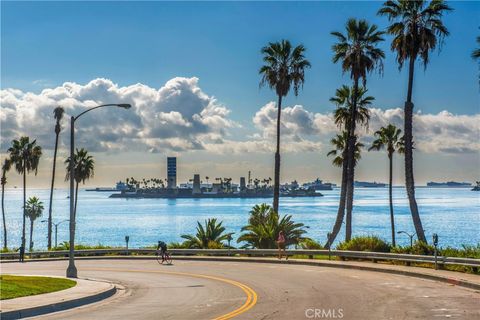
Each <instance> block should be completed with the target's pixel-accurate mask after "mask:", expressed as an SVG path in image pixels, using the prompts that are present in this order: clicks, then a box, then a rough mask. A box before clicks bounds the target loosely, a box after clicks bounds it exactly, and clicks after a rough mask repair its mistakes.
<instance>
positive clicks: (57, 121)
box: [47, 107, 65, 250]
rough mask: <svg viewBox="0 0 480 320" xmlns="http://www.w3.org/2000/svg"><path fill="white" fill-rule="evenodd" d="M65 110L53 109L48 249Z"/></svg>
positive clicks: (50, 245)
mask: <svg viewBox="0 0 480 320" xmlns="http://www.w3.org/2000/svg"><path fill="white" fill-rule="evenodd" d="M64 113H65V110H64V109H63V108H62V107H56V108H55V109H54V110H53V117H54V118H55V149H53V150H54V151H53V169H52V184H51V186H50V201H49V205H48V243H47V246H48V250H50V249H51V248H52V202H53V188H54V185H55V169H56V164H57V150H58V137H59V136H60V131H62V127H61V125H60V122H61V121H62V119H63V114H64Z"/></svg>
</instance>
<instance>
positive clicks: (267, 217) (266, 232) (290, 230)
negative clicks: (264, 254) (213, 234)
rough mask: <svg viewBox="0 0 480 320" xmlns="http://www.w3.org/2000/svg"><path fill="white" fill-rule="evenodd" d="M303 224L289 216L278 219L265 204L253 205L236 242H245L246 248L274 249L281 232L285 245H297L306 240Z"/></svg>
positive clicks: (273, 211) (277, 215) (274, 212)
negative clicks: (246, 222)
mask: <svg viewBox="0 0 480 320" xmlns="http://www.w3.org/2000/svg"><path fill="white" fill-rule="evenodd" d="M305 228H308V227H306V226H304V224H303V223H295V222H294V221H292V216H291V215H285V216H283V217H282V218H280V216H279V214H278V213H277V212H276V211H275V210H273V208H272V207H270V206H269V205H267V204H261V205H255V206H254V207H253V208H252V210H251V211H250V218H249V219H248V224H247V225H246V226H244V227H243V228H242V232H245V233H243V234H242V235H241V236H240V237H239V238H238V240H237V242H242V241H244V242H246V246H249V247H253V248H257V249H274V248H276V247H277V243H276V240H277V237H278V233H279V232H280V231H283V233H284V235H285V238H286V244H287V245H291V244H298V243H299V242H302V241H304V240H306V239H308V238H306V237H304V236H303V235H304V234H305V233H306V232H307V231H306V230H305Z"/></svg>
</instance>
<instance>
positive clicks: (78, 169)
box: [65, 148, 95, 218]
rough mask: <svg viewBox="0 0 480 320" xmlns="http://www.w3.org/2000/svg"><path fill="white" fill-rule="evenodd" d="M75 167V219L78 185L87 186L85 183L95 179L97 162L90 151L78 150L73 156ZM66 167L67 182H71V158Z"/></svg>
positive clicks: (66, 161) (75, 214)
mask: <svg viewBox="0 0 480 320" xmlns="http://www.w3.org/2000/svg"><path fill="white" fill-rule="evenodd" d="M73 165H74V168H75V199H74V200H75V204H74V206H73V212H74V215H73V216H74V218H76V216H77V200H78V185H79V184H80V182H82V183H83V184H85V181H87V180H89V179H90V178H92V177H93V174H94V167H95V162H94V161H93V157H92V156H91V155H89V154H88V151H87V150H85V149H84V148H81V149H80V150H79V149H77V150H76V153H75V154H74V155H73ZM65 166H66V169H67V174H66V176H65V181H68V180H70V157H68V158H67V160H65Z"/></svg>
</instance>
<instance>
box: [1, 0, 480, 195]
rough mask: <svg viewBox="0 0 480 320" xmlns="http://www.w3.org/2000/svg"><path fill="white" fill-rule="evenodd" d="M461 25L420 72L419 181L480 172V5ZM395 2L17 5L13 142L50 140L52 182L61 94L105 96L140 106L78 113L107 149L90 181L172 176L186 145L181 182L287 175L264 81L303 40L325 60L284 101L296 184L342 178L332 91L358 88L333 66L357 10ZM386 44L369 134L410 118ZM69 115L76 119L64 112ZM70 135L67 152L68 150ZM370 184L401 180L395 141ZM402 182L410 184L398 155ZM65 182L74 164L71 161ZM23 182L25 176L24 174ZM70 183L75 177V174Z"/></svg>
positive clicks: (5, 130) (89, 98)
mask: <svg viewBox="0 0 480 320" xmlns="http://www.w3.org/2000/svg"><path fill="white" fill-rule="evenodd" d="M449 4H450V5H451V6H452V7H453V8H454V11H453V12H451V13H448V14H447V15H446V16H445V17H444V23H445V25H446V26H447V27H448V29H449V30H450V33H451V34H450V36H449V37H447V38H446V40H445V43H444V45H443V46H442V50H441V52H440V53H438V52H433V53H432V54H431V59H430V64H429V65H428V68H427V69H426V70H423V68H422V67H421V66H420V65H418V67H417V69H416V70H417V72H416V75H415V83H414V96H413V99H414V103H415V111H416V112H417V114H416V116H415V125H414V126H415V135H416V136H415V137H416V143H417V150H416V151H415V168H416V180H417V183H419V184H425V183H426V182H427V181H431V180H434V181H446V180H462V181H463V180H465V181H470V182H472V181H474V180H475V179H476V180H478V179H480V172H479V169H478V168H479V166H480V143H479V142H478V141H479V140H480V133H479V123H480V100H479V83H478V75H479V65H478V62H475V61H474V60H473V59H471V57H470V54H471V52H472V51H473V50H474V49H475V47H476V43H475V38H476V37H477V36H478V35H479V33H480V31H479V25H480V22H479V19H478V18H479V16H480V3H479V2H473V1H472V2H460V1H452V2H449ZM380 6H381V2H377V1H368V2H361V1H355V2H195V3H192V2H9V1H2V2H1V77H0V80H1V86H0V87H1V90H2V91H1V109H2V112H1V115H0V120H1V122H0V124H1V148H0V151H1V152H2V156H3V155H4V154H5V150H6V149H7V148H8V146H9V144H10V141H11V140H12V139H14V138H17V137H19V136H21V135H23V134H27V135H29V136H30V137H32V139H33V138H35V139H37V141H38V143H39V144H40V145H41V146H42V147H43V148H44V156H43V158H42V162H41V164H40V170H39V173H38V176H37V177H35V178H33V177H32V178H31V183H32V184H33V185H34V186H38V187H46V186H48V181H49V180H50V179H51V177H50V175H51V169H50V168H51V166H52V156H53V152H52V148H53V143H54V133H53V127H54V120H53V118H52V110H53V108H55V107H56V106H57V105H61V106H63V107H64V108H65V109H66V113H67V115H68V116H70V115H72V114H78V113H79V112H81V111H82V110H84V109H85V108H87V107H91V106H94V105H96V104H99V103H112V102H126V103H132V104H133V108H132V109H131V110H128V111H125V110H114V109H108V110H107V109H104V110H99V111H98V112H96V113H95V114H94V113H93V112H92V113H91V114H88V115H86V116H85V117H82V120H81V121H80V122H79V123H78V125H77V131H76V138H77V142H78V143H77V146H79V147H85V148H87V149H88V150H89V151H90V152H92V153H93V155H94V157H95V159H96V172H95V177H94V179H92V180H91V181H90V182H89V184H90V185H95V186H97V185H112V184H113V183H114V182H115V181H118V180H120V179H124V178H125V177H127V176H134V177H136V178H142V177H146V178H148V177H162V178H163V177H165V162H166V157H167V155H176V156H178V162H179V180H180V181H185V180H187V179H189V178H191V176H193V173H200V174H201V175H202V176H205V175H207V176H210V177H217V176H218V177H229V176H231V177H233V178H234V180H238V178H239V177H240V176H246V175H247V173H248V171H252V175H253V176H258V177H259V178H266V177H269V176H273V165H272V164H273V147H274V139H275V131H274V127H275V102H274V101H276V97H275V95H274V93H273V92H272V91H271V90H269V89H268V88H259V80H260V76H259V75H258V69H259V68H260V66H261V63H262V60H261V54H260V49H261V47H262V46H265V45H266V44H268V42H271V41H278V40H281V39H289V40H290V41H291V42H292V43H293V44H294V45H297V44H303V45H304V46H305V47H306V48H307V51H306V57H307V59H308V60H309V61H310V62H311V64H312V68H311V69H309V70H307V72H306V82H305V85H304V88H303V90H301V91H300V93H299V95H298V97H295V96H294V95H293V94H290V95H289V96H288V97H287V98H286V99H285V101H284V107H285V109H284V112H283V119H282V152H283V158H282V181H283V182H287V181H291V180H293V179H297V180H300V181H308V180H312V179H314V178H316V177H320V178H322V179H324V180H329V181H333V182H338V181H339V177H340V170H339V169H338V168H335V167H333V166H332V165H331V159H329V158H327V157H326V153H327V152H328V151H329V150H330V149H331V147H330V145H329V140H330V139H331V138H332V137H333V136H334V135H335V134H336V133H337V128H336V127H335V126H334V124H333V123H332V119H331V112H332V111H333V110H334V108H335V106H334V105H332V104H331V103H330V102H329V98H330V97H331V96H332V95H333V94H334V92H335V89H336V88H338V87H340V86H341V85H343V84H350V83H351V80H350V79H349V77H348V75H344V74H342V72H341V67H340V66H339V65H338V64H334V63H333V62H332V51H331V46H332V44H333V43H334V41H335V39H334V38H333V37H332V36H331V35H330V32H331V31H337V30H338V31H343V30H344V25H345V22H346V20H347V19H348V18H350V17H355V18H363V19H367V20H368V21H369V22H371V23H375V24H377V25H378V26H379V27H380V28H385V27H386V26H387V25H388V21H387V19H386V18H384V17H378V16H377V15H376V12H377V10H378V9H379V7H380ZM390 42H391V38H390V37H389V36H387V37H386V41H385V42H384V43H382V44H381V45H380V47H381V48H382V49H383V50H385V53H386V57H385V61H384V72H383V75H379V74H378V73H373V74H371V75H369V77H368V80H367V87H368V89H369V94H370V95H372V96H374V97H375V99H376V100H375V103H374V104H373V106H372V121H371V124H370V128H369V130H368V131H365V130H363V131H361V132H360V134H361V136H362V140H363V141H364V143H366V144H368V143H371V140H372V138H371V136H372V133H373V132H374V131H375V130H377V129H378V128H379V127H380V126H382V125H386V124H388V123H390V122H391V123H394V124H396V125H398V126H399V127H402V117H403V114H402V110H401V108H402V107H403V102H404V100H405V95H406V85H407V78H406V76H407V75H406V70H402V71H399V69H398V65H397V64H396V60H395V55H394V54H393V53H392V52H391V51H390ZM63 127H64V129H65V130H67V129H68V128H69V125H68V122H67V121H66V119H64V123H63ZM67 138H68V135H67V133H66V132H65V131H64V132H62V136H61V141H60V150H59V153H60V155H59V157H60V159H59V161H63V160H64V157H65V155H66V152H67V148H68V143H69V142H68V139H67ZM363 154H364V156H363V158H362V161H361V162H360V163H359V167H358V170H357V178H358V179H359V180H376V181H386V178H387V174H388V172H387V170H388V169H387V158H386V155H385V154H384V153H383V152H367V151H366V150H365V151H364V153H363ZM395 160H396V162H395V174H394V177H395V183H396V184H401V183H402V182H403V166H402V159H401V158H400V157H396V159H395ZM58 175H59V177H61V178H60V179H58V180H59V181H63V179H62V178H63V177H64V172H63V171H60V172H58ZM9 182H10V183H11V184H12V185H15V184H20V177H19V176H18V175H17V174H15V173H13V172H12V173H10V178H9ZM60 183H61V182H60Z"/></svg>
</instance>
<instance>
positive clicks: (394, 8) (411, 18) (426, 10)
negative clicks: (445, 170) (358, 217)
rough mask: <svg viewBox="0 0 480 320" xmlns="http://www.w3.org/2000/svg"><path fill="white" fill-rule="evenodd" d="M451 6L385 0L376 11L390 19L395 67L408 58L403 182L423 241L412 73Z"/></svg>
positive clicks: (437, 0) (438, 37) (440, 32)
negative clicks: (417, 192)
mask: <svg viewBox="0 0 480 320" xmlns="http://www.w3.org/2000/svg"><path fill="white" fill-rule="evenodd" d="M450 10H452V9H451V8H450V7H449V6H448V5H447V4H446V3H445V1H443V0H432V1H430V2H427V1H424V0H417V1H409V0H389V1H387V2H385V3H384V4H383V7H382V8H381V9H380V10H379V11H378V14H379V15H382V16H387V17H388V20H389V21H390V22H391V23H392V24H391V25H390V26H389V27H388V28H387V32H388V33H389V34H391V35H392V36H393V37H394V38H393V40H392V45H391V48H392V51H394V52H396V53H397V62H398V67H399V68H400V69H402V67H403V64H404V63H405V62H406V61H408V62H409V65H408V89H407V101H406V102H405V110H404V130H405V133H404V136H405V184H406V188H407V195H408V201H409V203H410V212H411V214H412V219H413V224H414V226H415V231H416V233H417V237H418V240H419V241H423V242H427V239H426V238H425V232H424V230H423V226H422V221H421V219H420V214H419V213H418V206H417V201H416V200H415V182H414V178H413V132H412V127H413V102H412V91H413V76H414V69H415V61H416V60H417V58H420V60H421V61H422V63H423V66H424V69H426V68H427V65H428V62H429V54H430V51H433V50H435V48H436V47H437V44H438V43H439V42H440V44H441V43H442V42H443V40H444V39H445V37H446V36H448V34H449V32H448V30H447V28H446V27H445V25H444V24H443V22H442V17H443V14H444V13H445V12H447V11H450Z"/></svg>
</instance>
